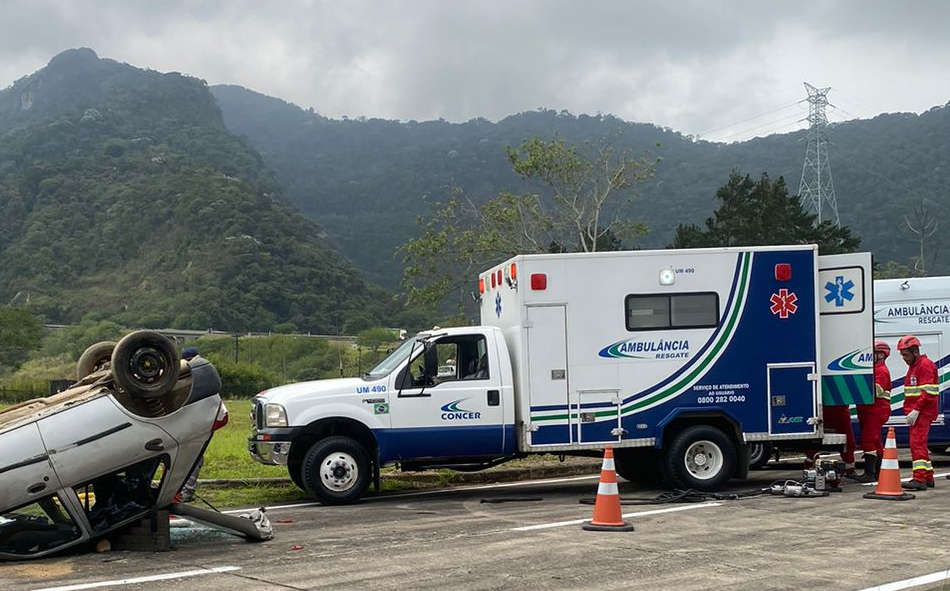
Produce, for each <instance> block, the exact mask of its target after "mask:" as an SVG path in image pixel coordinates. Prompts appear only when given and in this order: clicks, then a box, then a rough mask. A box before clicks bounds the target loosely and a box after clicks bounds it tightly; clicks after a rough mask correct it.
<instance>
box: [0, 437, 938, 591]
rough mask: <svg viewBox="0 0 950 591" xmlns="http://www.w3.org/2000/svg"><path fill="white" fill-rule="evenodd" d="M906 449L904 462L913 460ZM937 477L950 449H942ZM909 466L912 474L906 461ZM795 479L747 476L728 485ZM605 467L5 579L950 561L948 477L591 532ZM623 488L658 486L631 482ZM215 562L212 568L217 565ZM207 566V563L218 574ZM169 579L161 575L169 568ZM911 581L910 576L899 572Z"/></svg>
mask: <svg viewBox="0 0 950 591" xmlns="http://www.w3.org/2000/svg"><path fill="white" fill-rule="evenodd" d="M907 460H908V458H906V457H904V455H902V462H901V463H902V465H904V466H906V465H908V464H909V462H908V461H907ZM934 460H935V462H934V463H935V467H936V468H937V473H938V475H942V474H947V473H950V458H947V457H946V456H937V457H935V458H934ZM903 472H904V475H905V476H908V475H909V470H908V469H906V468H905V470H904V471H903ZM798 476H800V464H798V465H796V464H786V465H783V466H780V467H778V468H772V469H769V470H765V471H760V472H754V473H752V476H751V478H750V480H749V481H746V482H742V483H735V486H734V487H733V490H735V491H746V490H751V489H756V488H761V487H763V486H767V485H768V484H769V483H771V482H772V481H773V480H777V479H785V478H796V477H798ZM596 489H597V477H596V476H595V477H584V476H572V477H568V478H565V479H552V480H548V481H541V482H538V481H532V482H519V483H509V484H506V485H497V486H491V485H478V486H472V487H464V488H457V489H453V490H451V491H446V492H435V493H423V494H412V495H393V496H386V497H378V498H371V499H368V500H366V501H365V502H363V503H360V504H358V505H354V506H348V507H322V506H320V505H317V504H308V505H297V506H290V507H272V508H270V509H269V510H268V515H269V516H270V519H271V520H272V522H273V523H274V528H275V535H274V539H273V540H271V541H268V542H264V543H248V542H245V541H243V540H241V539H238V538H235V537H231V536H228V535H226V534H222V533H219V532H217V531H215V530H209V529H204V528H198V527H193V528H174V529H173V533H172V539H173V544H174V546H175V549H174V550H173V551H171V552H163V553H136V552H108V553H104V554H73V555H69V556H61V557H56V558H50V559H45V560H39V561H33V562H21V563H7V564H0V589H2V590H3V591H7V590H11V591H13V590H16V591H19V590H40V589H46V590H49V589H57V590H59V591H66V590H76V591H78V590H81V589H110V588H111V589H137V590H144V591H153V590H154V591H170V590H175V591H180V590H181V589H182V588H187V589H193V590H196V591H234V590H236V589H254V590H255V591H270V590H274V591H276V590H285V589H307V590H315V589H347V590H358V589H373V590H374V591H386V590H399V591H405V590H410V589H411V590H424V589H440V590H441V589H452V590H460V591H467V590H483V589H484V590H488V589H518V590H522V589H524V590H531V589H537V590H545V591H548V590H556V589H585V590H608V589H624V590H638V589H643V590H656V589H664V590H665V589H671V590H692V589H719V590H761V589H796V590H798V589H820V588H824V589H855V590H863V589H868V588H873V587H875V586H878V585H885V584H891V585H889V586H887V587H883V589H889V590H891V591H896V590H897V589H904V588H914V589H935V588H945V587H946V586H948V584H947V581H946V580H941V581H937V582H930V583H925V584H922V585H916V584H914V581H911V582H906V580H908V579H913V578H914V577H921V576H925V575H932V574H934V573H938V574H936V575H934V577H933V578H935V579H936V578H940V577H943V576H944V575H946V574H947V569H950V542H948V539H947V537H948V536H947V532H948V527H950V515H948V512H947V508H948V507H950V480H945V479H943V478H942V477H940V478H939V479H938V482H937V488H936V489H932V490H928V491H926V492H923V493H919V494H918V497H917V499H915V500H911V501H906V502H892V501H875V500H866V499H864V498H862V494H863V493H865V492H869V491H871V490H873V486H862V485H860V484H858V483H853V482H850V481H847V482H846V483H845V485H844V491H843V492H840V493H834V494H832V495H831V496H829V497H825V498H805V499H795V498H785V497H777V496H759V497H753V498H747V499H743V500H736V501H719V502H705V503H688V504H684V503H679V504H665V505H646V506H638V505H625V506H624V507H623V510H624V514H625V515H626V516H627V517H626V518H627V520H628V521H629V522H630V523H632V524H634V526H635V528H636V529H635V531H632V532H606V533H601V532H588V531H584V530H582V529H581V527H580V525H579V523H578V522H579V521H582V520H585V519H589V518H590V517H591V514H592V507H591V506H590V505H584V504H581V503H579V500H580V499H592V498H593V496H594V493H595V492H596ZM620 490H621V495H622V497H624V498H633V497H637V498H652V497H655V496H656V495H657V494H659V493H660V492H661V491H660V490H659V489H644V488H635V487H634V486H633V485H631V484H629V483H622V484H621V487H620ZM214 569H217V570H214ZM209 571H212V572H209ZM183 575H188V576H183ZM163 577H164V578H163ZM902 581H903V582H902Z"/></svg>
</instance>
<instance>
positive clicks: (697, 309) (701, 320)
mask: <svg viewBox="0 0 950 591" xmlns="http://www.w3.org/2000/svg"><path fill="white" fill-rule="evenodd" d="M670 320H671V323H670V324H671V325H672V327H673V328H712V327H715V326H716V324H717V321H718V320H719V295H718V294H716V293H683V294H676V295H673V296H670Z"/></svg>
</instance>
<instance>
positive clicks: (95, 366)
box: [76, 341, 115, 381]
mask: <svg viewBox="0 0 950 591" xmlns="http://www.w3.org/2000/svg"><path fill="white" fill-rule="evenodd" d="M113 350H115V341H101V342H98V343H96V344H95V345H92V346H90V347H89V348H88V349H86V350H85V351H83V354H82V355H80V356H79V361H78V362H77V363H76V380H77V381H78V380H81V379H83V378H84V377H86V376H88V375H89V374H94V373H96V372H97V371H102V370H103V369H105V367H106V364H107V363H109V362H111V361H112V351H113Z"/></svg>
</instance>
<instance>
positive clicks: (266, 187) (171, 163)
mask: <svg viewBox="0 0 950 591" xmlns="http://www.w3.org/2000/svg"><path fill="white" fill-rule="evenodd" d="M387 302H391V298H390V297H389V296H388V294H385V293H384V292H383V291H382V290H381V289H379V288H377V287H374V286H372V285H370V284H368V283H367V282H366V281H364V280H363V279H362V277H361V276H360V275H359V273H358V272H356V271H355V269H354V268H353V267H352V266H351V265H350V264H349V263H347V262H345V261H344V260H343V259H342V258H341V257H340V256H339V255H337V254H336V253H335V252H334V251H333V250H332V248H331V246H330V244H329V243H328V241H327V240H326V239H325V236H324V234H323V231H322V230H321V229H320V227H319V226H317V225H316V224H315V223H313V222H312V221H309V220H307V219H305V218H304V217H303V216H301V215H300V214H299V213H297V212H296V211H295V210H294V209H293V208H292V207H290V206H288V205H286V204H285V203H284V202H283V200H282V197H281V190H280V187H279V185H278V183H277V182H276V181H275V179H274V177H273V175H272V173H271V172H270V171H269V170H268V169H267V167H266V166H265V164H264V162H263V161H262V160H261V158H260V156H259V155H258V153H257V152H256V151H255V150H254V149H253V148H251V147H250V146H248V145H247V144H246V143H245V142H244V141H243V140H240V139H238V138H236V137H235V136H234V135H233V134H232V133H231V132H229V131H228V129H227V128H226V127H225V126H224V123H223V120H222V117H221V113H220V111H219V109H218V106H217V104H216V102H215V100H214V98H213V97H212V96H211V94H210V93H209V91H208V88H207V85H206V84H205V83H204V81H202V80H198V79H195V78H191V77H187V76H182V75H180V74H177V73H168V74H161V73H158V72H154V71H145V70H140V69H137V68H134V67H132V66H129V65H126V64H120V63H117V62H114V61H112V60H105V59H99V58H98V57H97V56H96V54H95V53H94V52H93V51H92V50H89V49H77V50H70V51H66V52H64V53H62V54H60V55H58V56H56V57H55V58H54V59H53V60H52V61H50V63H49V65H48V66H47V67H46V68H44V69H42V70H40V71H38V72H36V73H34V74H32V75H30V76H28V77H24V78H21V79H20V80H17V81H16V82H15V83H14V84H13V85H12V86H11V87H9V88H7V89H5V90H3V91H0V304H9V303H12V304H16V305H26V306H27V307H28V309H30V310H31V311H33V312H35V313H39V314H42V315H43V316H44V317H45V319H46V321H47V322H53V323H69V322H75V321H77V320H79V319H80V318H81V317H83V316H86V315H89V314H91V315H92V316H94V317H100V318H109V319H113V320H116V321H117V322H120V323H123V324H126V325H128V326H175V327H182V328H193V329H204V328H215V329H224V330H234V331H242V330H272V329H273V328H275V327H282V328H285V329H295V330H300V331H312V332H339V331H340V329H341V327H342V326H343V324H344V322H345V321H346V320H347V319H351V318H356V317H360V318H364V319H365V320H367V322H369V323H380V322H382V319H383V318H386V317H388V312H384V310H383V309H384V308H385V307H386V306H387ZM388 305H389V306H391V304H388Z"/></svg>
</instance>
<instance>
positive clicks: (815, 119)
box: [798, 82, 841, 226]
mask: <svg viewBox="0 0 950 591" xmlns="http://www.w3.org/2000/svg"><path fill="white" fill-rule="evenodd" d="M805 90H807V91H808V145H807V146H806V147H805V164H804V165H803V166H802V182H801V185H800V186H799V188H798V198H799V199H801V201H802V204H803V205H804V206H805V207H806V208H808V209H811V210H812V211H814V212H815V213H817V214H818V223H821V222H822V221H830V222H832V223H833V224H834V225H836V226H840V225H841V218H839V217H838V202H837V200H836V199H835V185H834V182H833V181H832V180H831V163H830V162H829V161H828V145H827V144H828V140H827V137H826V136H825V128H826V127H827V126H828V117H827V116H826V115H825V107H827V106H828V104H829V103H828V91H829V90H831V87H830V86H829V87H827V88H815V87H814V86H812V85H811V84H809V83H807V82H805Z"/></svg>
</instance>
